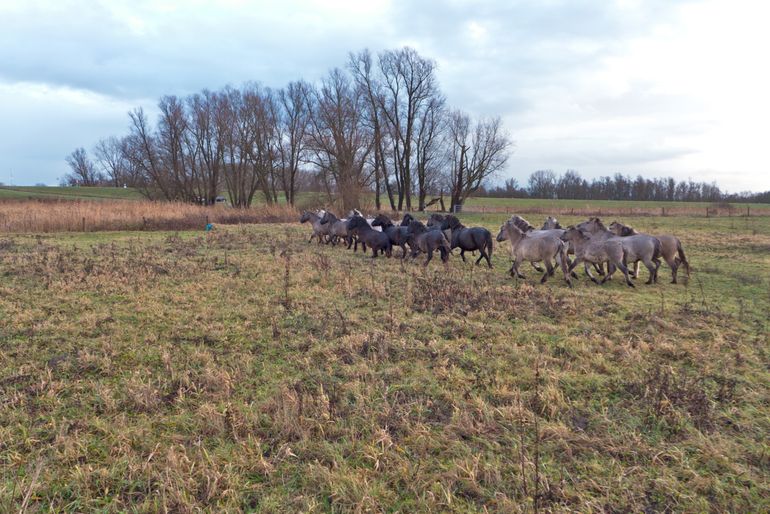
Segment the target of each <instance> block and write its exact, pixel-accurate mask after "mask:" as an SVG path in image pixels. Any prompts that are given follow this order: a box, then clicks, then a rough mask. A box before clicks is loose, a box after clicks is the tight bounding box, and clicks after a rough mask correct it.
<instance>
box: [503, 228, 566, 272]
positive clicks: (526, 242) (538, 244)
mask: <svg viewBox="0 0 770 514" xmlns="http://www.w3.org/2000/svg"><path fill="white" fill-rule="evenodd" d="M531 234H532V232H524V231H523V230H521V229H520V228H519V227H517V226H516V224H515V223H514V222H513V221H511V220H508V221H506V222H505V223H503V225H502V226H501V227H500V233H499V234H498V235H497V240H498V241H506V240H507V241H509V242H510V244H511V257H512V258H513V263H512V264H511V270H510V272H511V276H514V274H515V276H517V277H519V278H524V275H522V274H521V272H520V271H519V264H520V263H522V262H524V261H529V262H540V261H542V262H544V263H545V267H546V271H545V273H544V274H543V277H542V278H541V279H540V282H541V283H545V281H546V280H547V279H548V277H549V276H550V275H553V271H554V268H553V264H552V262H553V261H554V259H555V260H556V261H557V262H558V263H559V264H560V265H561V269H562V272H563V273H564V280H566V281H567V284H569V286H570V287H572V281H571V280H570V272H569V270H568V269H567V244H566V243H565V242H564V241H562V240H561V234H558V235H557V234H551V235H549V236H533V235H531Z"/></svg>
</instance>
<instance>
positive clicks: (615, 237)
mask: <svg viewBox="0 0 770 514" xmlns="http://www.w3.org/2000/svg"><path fill="white" fill-rule="evenodd" d="M300 222H302V223H305V222H309V223H310V224H311V225H312V227H313V232H312V234H311V236H310V239H309V240H308V242H312V241H313V239H314V238H316V239H317V240H318V243H319V244H321V243H326V244H331V245H337V244H340V243H343V244H347V248H348V249H350V248H351V247H352V248H353V251H358V245H359V244H361V246H362V248H363V251H364V252H366V249H367V246H368V247H369V248H370V249H371V251H372V258H376V257H377V256H378V255H385V256H387V257H391V256H392V252H393V247H394V246H398V247H400V248H401V259H404V258H406V257H407V254H408V255H409V256H410V257H411V258H412V259H414V258H416V257H417V256H418V255H419V254H421V253H424V254H426V256H427V257H426V259H425V262H424V264H425V265H426V266H427V265H428V263H429V262H430V261H431V259H432V258H433V253H434V252H439V254H440V256H441V260H442V261H443V262H445V263H446V262H447V261H448V260H449V255H450V254H451V253H452V252H453V250H454V249H455V248H459V249H460V257H461V258H462V260H463V262H465V252H466V251H468V252H473V253H474V254H475V252H476V251H478V252H479V254H480V255H479V257H478V259H476V264H479V263H480V262H481V261H482V259H485V260H486V263H487V265H488V266H489V267H490V268H491V267H492V261H491V257H492V250H493V243H492V234H491V233H490V232H489V230H487V229H486V228H484V227H466V226H465V225H463V224H462V223H461V222H460V220H459V219H458V218H457V217H456V216H454V215H451V214H448V215H442V214H438V213H434V214H431V215H430V217H429V218H428V221H427V223H426V224H423V223H422V222H421V221H419V220H417V219H416V218H415V217H414V216H413V215H412V214H410V213H406V214H404V216H403V218H402V219H401V221H400V222H399V224H398V225H396V224H395V223H394V222H393V220H391V219H390V218H389V217H388V216H386V215H385V214H378V215H377V216H376V217H374V218H371V217H366V216H364V215H363V214H362V213H361V212H360V211H358V210H355V209H354V210H352V211H350V212H349V213H348V216H347V218H342V219H340V218H337V216H335V215H334V214H333V213H332V212H330V211H326V210H320V211H315V212H311V211H303V212H302V215H301V216H300ZM496 239H497V241H498V242H503V241H508V242H509V244H510V250H511V257H512V260H513V263H512V265H511V268H510V274H511V276H515V277H519V278H525V277H524V275H523V274H522V273H521V271H520V270H519V266H520V265H521V263H522V262H530V263H531V265H532V267H533V268H535V269H536V270H537V271H538V272H541V273H543V276H542V277H541V279H540V282H543V283H544V282H545V281H546V280H547V279H548V277H550V276H552V275H553V274H554V273H555V272H556V271H557V270H561V272H562V274H563V275H564V280H565V281H566V282H567V284H568V285H569V286H570V287H572V279H573V278H577V275H576V274H575V272H574V269H575V267H577V266H578V265H579V264H581V263H582V264H583V267H584V269H585V273H586V275H587V276H588V277H589V278H590V279H591V280H592V281H593V282H595V283H597V284H603V283H604V282H606V281H607V280H609V279H610V278H611V277H612V275H613V274H614V273H615V272H616V271H617V270H620V271H621V272H622V273H623V276H624V278H625V282H626V284H627V285H628V286H630V287H634V284H633V282H632V281H631V278H634V279H636V278H637V277H638V275H639V263H640V262H641V263H642V264H644V266H645V267H646V268H647V270H648V272H649V278H648V280H647V282H646V283H647V284H653V283H656V282H657V281H658V268H659V267H660V264H661V259H663V260H665V261H666V264H667V265H668V266H669V268H670V269H671V275H672V280H671V282H672V283H674V284H676V283H677V271H678V269H679V267H680V266H682V265H684V267H685V270H686V272H687V275H688V276H689V274H690V264H689V262H688V261H687V257H686V256H685V253H684V249H683V248H682V243H681V241H680V240H679V239H678V238H677V237H675V236H672V235H657V236H653V235H649V234H643V233H639V232H637V231H636V230H634V229H633V228H632V227H630V226H627V225H623V224H622V223H619V222H617V221H613V222H612V223H611V224H610V225H609V227H606V226H605V225H604V223H602V221H601V220H600V219H599V218H595V217H594V218H590V219H588V220H587V221H584V222H582V223H578V224H576V225H572V226H569V227H567V228H562V226H561V225H560V224H559V222H558V220H556V218H553V217H551V216H549V217H548V218H546V220H545V223H544V224H543V226H542V228H540V229H537V228H535V227H534V226H532V225H531V224H530V223H529V222H528V221H527V220H525V219H524V218H522V217H521V216H518V215H514V216H511V218H510V219H508V220H506V221H505V222H504V223H503V224H502V226H501V227H500V232H499V233H498V235H497V238H496ZM407 247H408V248H409V250H408V251H407ZM570 256H574V258H572V259H570ZM541 263H542V265H543V266H544V267H545V269H543V266H541ZM629 264H633V265H634V266H633V271H631V270H629ZM592 268H593V269H594V270H595V271H596V272H597V273H598V274H599V275H602V278H601V280H600V279H597V278H596V277H595V276H594V275H592V274H591V269H592Z"/></svg>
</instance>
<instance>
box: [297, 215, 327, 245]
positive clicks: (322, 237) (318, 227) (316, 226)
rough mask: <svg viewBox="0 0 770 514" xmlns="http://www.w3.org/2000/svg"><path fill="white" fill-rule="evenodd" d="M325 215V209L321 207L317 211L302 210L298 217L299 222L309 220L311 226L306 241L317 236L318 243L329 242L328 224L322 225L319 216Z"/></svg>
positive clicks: (310, 240)
mask: <svg viewBox="0 0 770 514" xmlns="http://www.w3.org/2000/svg"><path fill="white" fill-rule="evenodd" d="M324 215H326V211H324V210H323V209H322V210H320V211H318V212H310V211H303V212H302V215H301V216H300V217H299V222H300V223H305V222H310V225H311V226H312V227H313V233H312V234H310V239H308V243H310V242H312V241H313V238H314V237H316V238H318V244H321V243H322V242H325V243H327V244H328V243H329V225H322V224H321V218H323V216H324Z"/></svg>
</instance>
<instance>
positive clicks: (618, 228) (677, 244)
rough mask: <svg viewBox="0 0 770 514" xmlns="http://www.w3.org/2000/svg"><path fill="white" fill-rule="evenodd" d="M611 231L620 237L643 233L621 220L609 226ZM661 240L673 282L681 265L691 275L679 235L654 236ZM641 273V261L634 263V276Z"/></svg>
mask: <svg viewBox="0 0 770 514" xmlns="http://www.w3.org/2000/svg"><path fill="white" fill-rule="evenodd" d="M609 229H610V231H611V232H612V233H613V234H615V235H617V236H619V237H628V236H636V235H639V234H641V232H637V231H636V230H635V229H634V228H633V227H630V226H628V225H624V224H622V223H620V222H617V221H613V222H612V223H610V226H609ZM653 237H655V238H657V239H658V241H660V254H661V257H663V260H664V261H666V264H668V267H669V268H671V283H672V284H676V274H677V270H678V269H679V266H681V265H684V267H685V270H686V271H687V276H688V277H689V276H690V263H689V262H688V261H687V257H686V256H685V254H684V248H682V242H681V241H680V240H679V238H678V237H676V236H672V235H668V234H664V235H660V236H653ZM638 275H639V263H635V265H634V278H636V276H638Z"/></svg>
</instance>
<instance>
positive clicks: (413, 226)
mask: <svg viewBox="0 0 770 514" xmlns="http://www.w3.org/2000/svg"><path fill="white" fill-rule="evenodd" d="M408 232H409V248H411V249H412V258H413V259H414V258H415V257H417V255H419V253H420V252H423V253H426V254H428V257H427V259H425V263H424V264H425V266H427V265H428V263H429V262H430V260H431V259H432V258H433V252H434V251H436V250H438V251H439V252H440V253H441V260H442V261H443V262H447V261H448V260H449V253H450V252H451V249H450V248H449V241H447V238H446V236H444V233H443V232H442V231H440V230H428V228H427V227H426V226H425V225H423V224H422V223H421V222H419V221H417V220H412V221H411V222H409V231H408Z"/></svg>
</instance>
